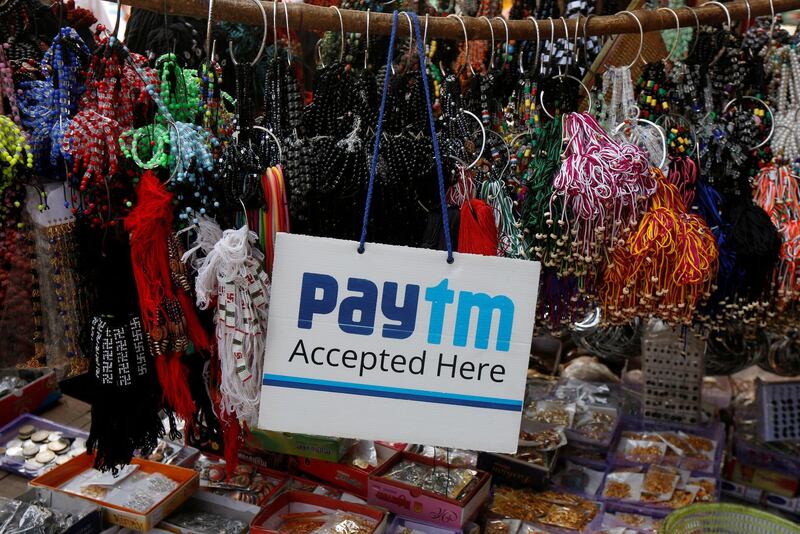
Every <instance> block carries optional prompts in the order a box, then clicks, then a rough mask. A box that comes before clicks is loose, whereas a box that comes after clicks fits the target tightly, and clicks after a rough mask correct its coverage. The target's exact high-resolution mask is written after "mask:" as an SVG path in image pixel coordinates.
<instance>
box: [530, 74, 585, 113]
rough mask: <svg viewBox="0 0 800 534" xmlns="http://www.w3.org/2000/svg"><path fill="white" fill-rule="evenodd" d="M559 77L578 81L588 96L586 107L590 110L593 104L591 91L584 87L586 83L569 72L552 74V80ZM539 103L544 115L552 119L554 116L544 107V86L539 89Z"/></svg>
mask: <svg viewBox="0 0 800 534" xmlns="http://www.w3.org/2000/svg"><path fill="white" fill-rule="evenodd" d="M559 78H569V79H570V80H573V81H575V82H578V84H579V85H580V86H581V88H582V89H583V90H584V92H585V93H586V96H588V97H589V105H588V107H587V108H586V109H589V110H591V109H592V106H593V104H594V101H593V100H592V93H591V92H590V91H589V88H588V87H586V84H584V83H583V82H582V81H581V80H579V79H578V78H576V77H575V76H573V75H571V74H558V75H556V76H553V79H554V80H557V79H559ZM539 104H540V105H541V106H542V111H544V113H545V115H547V116H548V117H550V118H551V119H552V118H554V117H553V116H552V115H551V114H550V112H549V111H547V108H546V107H545V105H544V88H542V90H541V91H539Z"/></svg>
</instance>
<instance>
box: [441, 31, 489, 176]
mask: <svg viewBox="0 0 800 534" xmlns="http://www.w3.org/2000/svg"><path fill="white" fill-rule="evenodd" d="M448 16H449V15H448ZM461 112H462V113H466V114H467V115H469V116H470V117H472V118H473V119H475V122H477V123H478V126H480V128H481V150H480V152H478V157H477V158H475V161H473V162H472V163H471V164H469V165H468V166H467V167H466V170H469V169H472V168H473V167H475V165H477V164H478V162H479V161H480V160H481V158H482V157H483V151H484V149H485V148H486V128H484V127H483V121H481V119H480V118H478V116H477V115H475V114H474V113H473V112H471V111H469V110H467V109H461Z"/></svg>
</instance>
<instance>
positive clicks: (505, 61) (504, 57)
mask: <svg viewBox="0 0 800 534" xmlns="http://www.w3.org/2000/svg"><path fill="white" fill-rule="evenodd" d="M425 16H426V17H427V16H428V15H425ZM495 19H499V20H500V22H502V23H503V27H504V28H505V30H506V47H505V53H504V54H503V66H504V67H505V65H506V63H507V62H508V23H507V22H506V19H504V18H503V17H495V18H494V19H492V20H495ZM537 29H538V28H537Z"/></svg>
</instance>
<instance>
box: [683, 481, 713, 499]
mask: <svg viewBox="0 0 800 534" xmlns="http://www.w3.org/2000/svg"><path fill="white" fill-rule="evenodd" d="M686 486H687V487H688V486H697V487H698V490H697V495H696V496H695V500H696V501H697V502H714V501H716V498H717V481H716V480H714V479H713V478H708V477H690V478H689V480H688V481H687V482H686Z"/></svg>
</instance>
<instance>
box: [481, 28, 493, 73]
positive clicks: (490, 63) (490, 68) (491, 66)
mask: <svg viewBox="0 0 800 534" xmlns="http://www.w3.org/2000/svg"><path fill="white" fill-rule="evenodd" d="M478 18H480V19H481V20H485V21H486V24H487V26H489V33H490V34H491V36H492V47H491V48H490V50H491V52H490V55H489V70H492V69H494V28H493V27H492V21H491V20H489V17H486V16H482V17H478Z"/></svg>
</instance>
